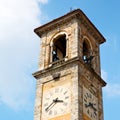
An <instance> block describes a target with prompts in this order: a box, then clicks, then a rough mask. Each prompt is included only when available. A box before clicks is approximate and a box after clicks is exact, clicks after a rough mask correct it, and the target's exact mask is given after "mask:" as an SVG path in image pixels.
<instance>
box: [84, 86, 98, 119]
mask: <svg viewBox="0 0 120 120" xmlns="http://www.w3.org/2000/svg"><path fill="white" fill-rule="evenodd" d="M83 112H84V114H85V115H87V116H88V117H89V118H90V119H92V120H97V119H98V99H97V98H96V97H95V96H94V95H93V94H92V93H91V92H90V91H89V90H88V89H87V88H85V87H83Z"/></svg>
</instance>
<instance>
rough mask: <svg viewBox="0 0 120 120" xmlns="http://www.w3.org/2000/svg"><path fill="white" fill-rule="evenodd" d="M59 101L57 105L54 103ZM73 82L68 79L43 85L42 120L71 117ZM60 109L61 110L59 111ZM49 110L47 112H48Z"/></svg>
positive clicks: (63, 78) (64, 78)
mask: <svg viewBox="0 0 120 120" xmlns="http://www.w3.org/2000/svg"><path fill="white" fill-rule="evenodd" d="M55 100H56V101H57V102H56V103H55V102H53V101H55ZM70 104H71V80H70V79H66V77H62V78H60V80H59V81H54V80H53V81H50V82H47V83H44V84H43V95H42V108H41V118H42V119H41V120H54V119H55V118H57V117H61V118H64V117H65V118H66V115H67V117H68V114H69V117H70V110H71V105H70ZM58 108H59V109H58ZM46 109H47V110H46Z"/></svg>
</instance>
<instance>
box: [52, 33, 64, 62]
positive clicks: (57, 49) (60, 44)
mask: <svg viewBox="0 0 120 120" xmlns="http://www.w3.org/2000/svg"><path fill="white" fill-rule="evenodd" d="M65 56H66V35H65V34H64V35H59V36H58V37H57V38H55V39H54V40H53V50H52V62H55V61H57V60H62V59H64V57H65Z"/></svg>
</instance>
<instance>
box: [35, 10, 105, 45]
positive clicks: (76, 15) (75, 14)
mask: <svg viewBox="0 0 120 120" xmlns="http://www.w3.org/2000/svg"><path fill="white" fill-rule="evenodd" d="M73 19H78V20H79V21H80V22H81V23H82V24H83V25H84V26H85V27H86V29H87V30H88V31H89V33H90V34H91V35H92V36H93V37H94V38H95V39H96V40H98V42H99V44H102V43H103V42H105V41H106V40H105V38H104V37H103V36H102V34H101V33H100V32H99V31H98V29H97V28H96V27H95V26H94V25H93V23H92V22H91V21H90V20H89V19H88V17H87V16H86V15H85V14H84V13H83V12H82V11H81V10H80V9H76V10H74V11H71V12H69V13H67V14H65V15H64V16H61V17H59V18H57V19H54V20H52V21H51V22H49V23H47V24H44V25H42V26H40V27H38V28H36V29H34V32H35V33H36V34H37V35H38V36H39V37H41V36H42V34H44V33H47V32H48V31H50V30H52V29H55V28H59V27H60V26H61V25H64V24H66V23H69V22H70V21H71V20H73Z"/></svg>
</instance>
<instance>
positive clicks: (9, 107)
mask: <svg viewBox="0 0 120 120" xmlns="http://www.w3.org/2000/svg"><path fill="white" fill-rule="evenodd" d="M119 5H120V1H118V0H116V1H113V0H111V1H105V0H99V1H97V0H89V1H88V0H74V1H73V0H1V2H0V120H33V114H34V112H33V111H34V99H35V79H34V78H33V77H32V73H33V72H35V71H37V69H38V59H39V51H40V48H39V45H40V40H39V38H38V37H37V35H35V34H34V32H33V29H34V28H36V27H38V26H40V25H41V24H45V23H46V22H49V21H51V20H53V19H55V18H57V17H60V16H62V15H64V14H66V13H68V12H69V11H70V8H72V9H76V8H80V9H81V10H82V11H83V12H84V13H85V14H86V15H87V16H88V18H89V19H90V20H91V21H92V22H93V24H94V25H95V26H96V27H97V28H98V30H99V31H100V32H101V33H102V34H103V36H104V37H105V38H106V40H107V41H106V43H104V44H102V45H101V71H102V77H103V79H104V80H105V81H106V82H107V83H108V84H107V86H106V87H105V88H104V89H103V97H104V99H103V101H104V119H105V120H116V119H119V111H120V110H119V107H120V64H119V59H120V53H119V51H120V40H119V37H120V30H119V28H120V14H119V11H120V7H119Z"/></svg>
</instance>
